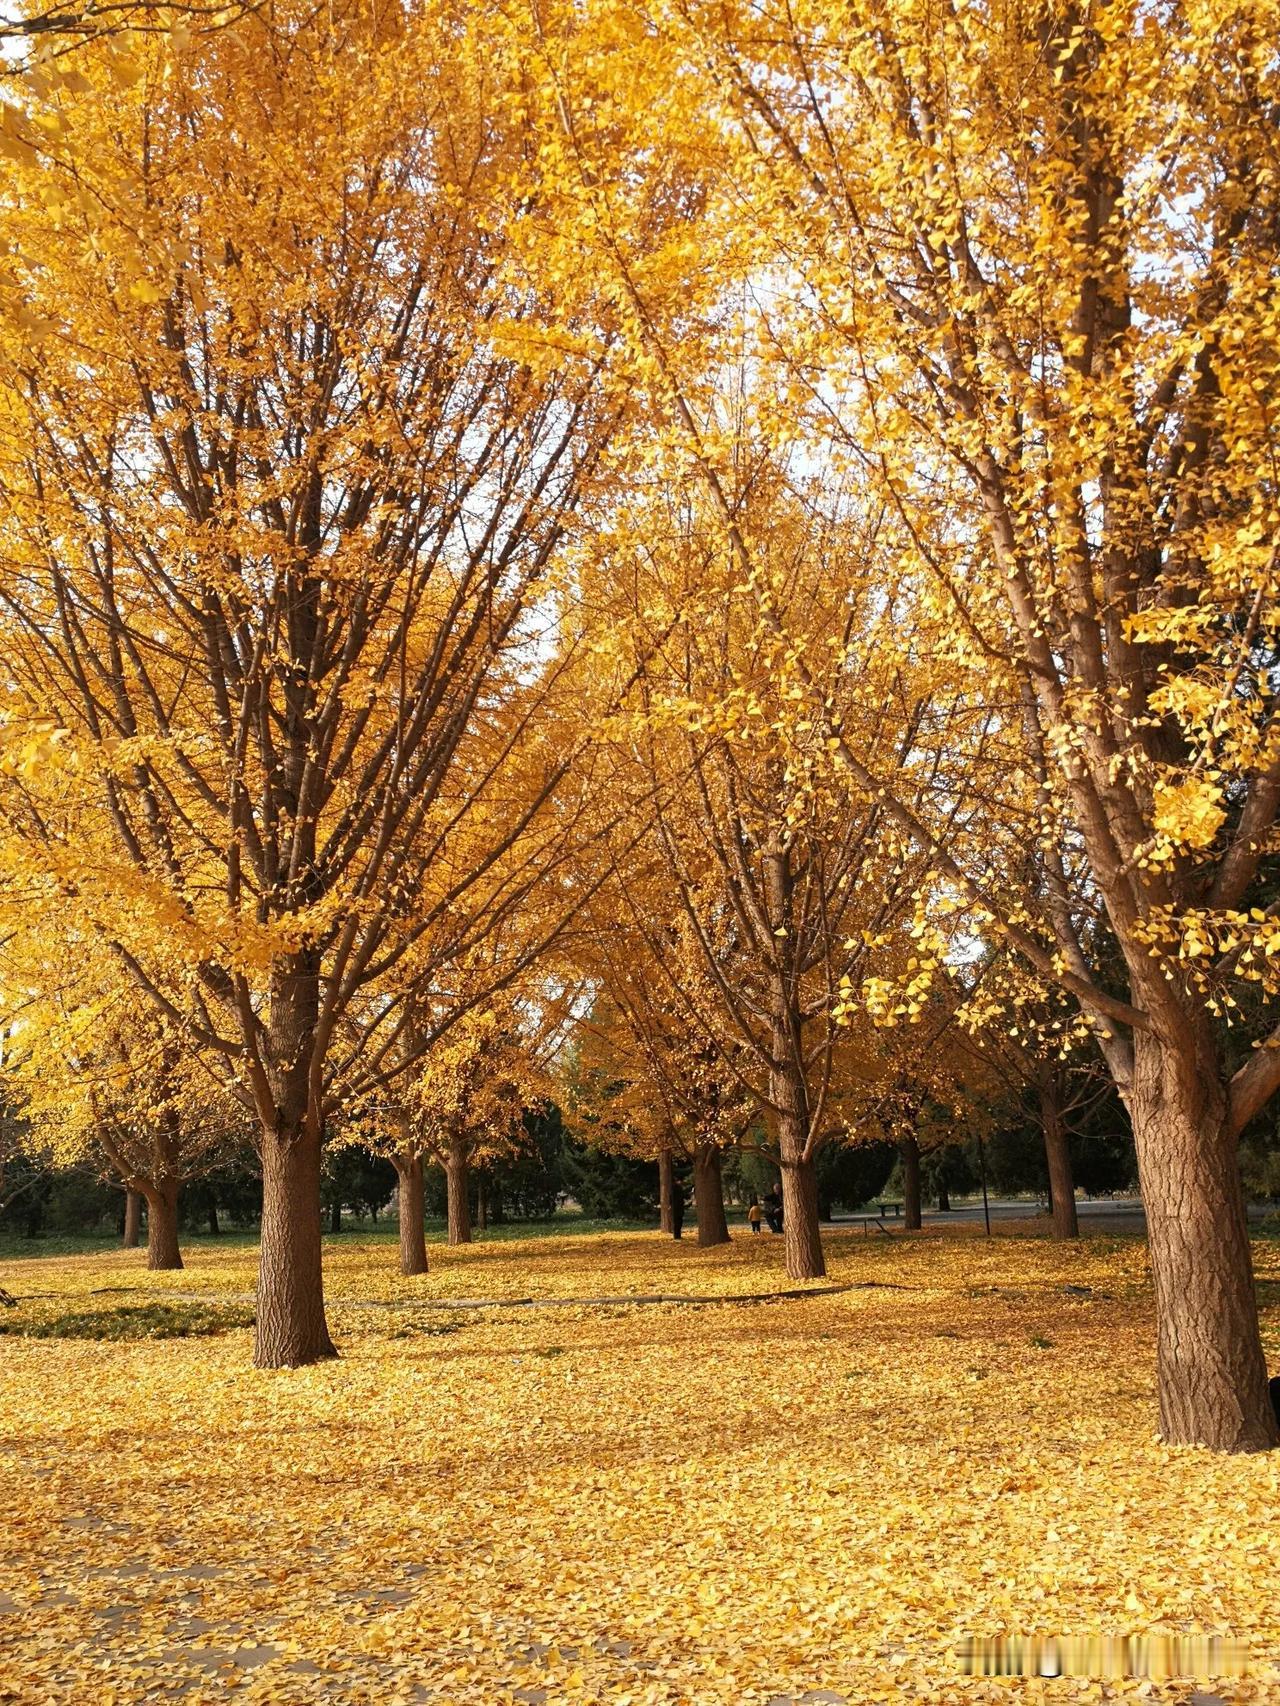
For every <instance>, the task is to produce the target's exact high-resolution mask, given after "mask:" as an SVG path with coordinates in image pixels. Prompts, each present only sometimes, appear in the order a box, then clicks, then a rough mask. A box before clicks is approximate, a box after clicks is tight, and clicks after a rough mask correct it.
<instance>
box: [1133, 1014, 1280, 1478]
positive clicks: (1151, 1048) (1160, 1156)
mask: <svg viewBox="0 0 1280 1706" xmlns="http://www.w3.org/2000/svg"><path fill="white" fill-rule="evenodd" d="M1129 1111H1130V1114H1131V1117H1132V1120H1133V1134H1134V1139H1135V1143H1136V1146H1137V1151H1138V1172H1139V1177H1140V1179H1141V1183H1142V1199H1143V1203H1144V1205H1145V1207H1146V1213H1147V1238H1148V1244H1149V1248H1150V1252H1151V1274H1152V1279H1153V1282H1154V1286H1155V1300H1156V1368H1157V1377H1158V1381H1159V1394H1160V1431H1161V1434H1162V1435H1163V1437H1164V1439H1165V1440H1167V1441H1168V1442H1169V1443H1170V1444H1172V1445H1207V1446H1210V1447H1212V1448H1213V1449H1214V1450H1216V1451H1261V1450H1265V1449H1266V1448H1267V1447H1269V1446H1274V1445H1276V1444H1277V1443H1280V1440H1278V1435H1277V1427H1276V1418H1275V1415H1274V1413H1273V1411H1272V1408H1271V1401H1270V1397H1269V1394H1268V1391H1267V1369H1266V1361H1265V1359H1264V1357H1263V1354H1262V1341H1261V1338H1260V1335H1259V1330H1258V1305H1257V1298H1256V1295H1255V1293H1254V1286H1253V1263H1252V1258H1251V1254H1250V1250H1249V1230H1248V1220H1247V1217H1246V1214H1245V1202H1244V1190H1243V1187H1242V1185H1241V1182H1240V1166H1239V1160H1238V1156H1237V1149H1236V1141H1235V1139H1234V1138H1233V1137H1232V1135H1231V1133H1230V1128H1229V1126H1228V1123H1227V1110H1226V1097H1225V1094H1224V1093H1223V1091H1222V1089H1221V1078H1220V1075H1219V1071H1218V1063H1217V1060H1216V1058H1215V1051H1214V1048H1213V1044H1212V1041H1211V1040H1210V1039H1204V1040H1203V1043H1202V1052H1201V1054H1200V1055H1199V1056H1197V1053H1196V1050H1195V1049H1193V1048H1188V1047H1187V1046H1186V1043H1185V1041H1184V1042H1183V1043H1182V1044H1181V1045H1179V1046H1172V1045H1170V1044H1169V1043H1166V1042H1162V1041H1161V1040H1160V1039H1159V1038H1157V1037H1156V1036H1155V1035H1154V1034H1152V1033H1145V1032H1142V1031H1139V1032H1137V1033H1136V1034H1135V1036H1134V1071H1133V1084H1132V1088H1131V1090H1130V1096H1129Z"/></svg>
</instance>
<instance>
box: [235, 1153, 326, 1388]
mask: <svg viewBox="0 0 1280 1706" xmlns="http://www.w3.org/2000/svg"><path fill="white" fill-rule="evenodd" d="M337 1354H338V1353H337V1351H336V1350H335V1349H334V1346H333V1340H332V1339H331V1338H330V1337H329V1329H328V1326H327V1325H326V1323H325V1318H324V1281H323V1277H322V1273H321V1266H320V1141H319V1138H318V1137H317V1136H315V1135H314V1134H312V1133H309V1132H306V1131H305V1130H295V1131H294V1132H293V1133H292V1135H291V1136H288V1135H281V1136H279V1137H277V1136H275V1135H274V1134H269V1135H266V1136H264V1138H263V1144H262V1244H261V1252H260V1255H259V1260H258V1311H257V1332H256V1335H255V1339H254V1350H253V1360H254V1363H255V1365H256V1366H257V1367H258V1368H301V1367H303V1366H304V1365H305V1364H307V1363H312V1362H319V1361H320V1360H321V1359H322V1358H324V1357H331V1356H336V1355H337Z"/></svg>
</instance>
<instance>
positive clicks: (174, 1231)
mask: <svg viewBox="0 0 1280 1706" xmlns="http://www.w3.org/2000/svg"><path fill="white" fill-rule="evenodd" d="M142 1190H143V1194H144V1195H145V1197H146V1199H147V1266H148V1267H149V1268H159V1269H173V1268H180V1267H181V1266H182V1252H181V1250H179V1248H178V1186H177V1182H176V1181H175V1180H172V1179H165V1180H162V1181H161V1182H160V1183H159V1184H152V1183H151V1182H150V1181H148V1182H147V1183H145V1184H144V1185H143V1187H142Z"/></svg>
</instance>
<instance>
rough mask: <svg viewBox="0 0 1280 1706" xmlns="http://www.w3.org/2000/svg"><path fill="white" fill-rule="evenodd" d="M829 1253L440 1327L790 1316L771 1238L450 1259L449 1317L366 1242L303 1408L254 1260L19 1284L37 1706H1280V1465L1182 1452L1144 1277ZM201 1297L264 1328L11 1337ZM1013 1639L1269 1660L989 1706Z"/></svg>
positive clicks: (83, 1261) (21, 1511)
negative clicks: (283, 1365)
mask: <svg viewBox="0 0 1280 1706" xmlns="http://www.w3.org/2000/svg"><path fill="white" fill-rule="evenodd" d="M829 1251H830V1256H831V1268H832V1274H831V1281H830V1283H832V1284H839V1285H843V1286H845V1287H847V1288H848V1289H845V1290H842V1291H839V1292H835V1293H828V1294H825V1295H816V1296H805V1297H801V1298H785V1299H780V1300H778V1301H773V1302H751V1303H745V1302H744V1303H735V1302H732V1301H725V1302H723V1303H718V1304H717V1303H712V1304H703V1305H698V1306H694V1305H688V1306H681V1305H670V1304H659V1305H634V1306H633V1305H627V1304H619V1303H608V1304H604V1305H596V1304H587V1303H584V1304H572V1305H570V1306H568V1307H564V1308H554V1309H553V1308H537V1309H533V1308H528V1307H524V1308H521V1307H517V1306H515V1305H514V1304H512V1306H510V1307H503V1308H498V1309H484V1310H479V1309H429V1308H426V1307H424V1305H426V1304H427V1303H428V1302H431V1301H447V1300H453V1301H455V1302H456V1301H458V1300H462V1299H468V1298H478V1297H487V1298H492V1297H498V1298H506V1299H516V1298H520V1297H536V1298H549V1297H556V1298H587V1297H595V1296H607V1297H611V1298H612V1297H619V1296H627V1295H635V1294H639V1293H652V1292H656V1291H663V1292H678V1293H681V1294H684V1295H690V1296H693V1295H696V1296H699V1297H715V1296H719V1297H723V1298H724V1299H726V1300H729V1299H732V1298H733V1297H734V1296H735V1295H742V1294H747V1293H758V1292H770V1291H775V1290H783V1289H786V1288H787V1281H786V1280H785V1278H784V1277H783V1275H782V1271H781V1250H780V1247H779V1242H778V1241H772V1240H769V1239H760V1240H754V1241H748V1240H746V1239H745V1238H744V1237H743V1235H742V1234H741V1232H739V1233H738V1234H737V1235H736V1237H735V1242H734V1244H733V1245H732V1247H731V1248H729V1249H724V1250H719V1251H706V1252H702V1251H699V1250H697V1249H696V1247H695V1246H693V1245H692V1244H691V1243H688V1242H686V1243H684V1244H683V1245H676V1244H674V1243H672V1241H670V1240H669V1239H668V1240H664V1239H662V1238H660V1237H659V1235H658V1234H656V1233H654V1234H616V1235H608V1236H594V1237H578V1238H574V1237H564V1238H551V1239H537V1240H529V1241H527V1242H504V1243H492V1244H483V1245H476V1246H473V1247H471V1248H470V1249H466V1250H460V1251H444V1250H433V1252H432V1260H433V1270H434V1271H433V1272H432V1273H431V1274H429V1275H427V1276H424V1277H422V1278H419V1279H414V1280H404V1279H401V1278H400V1277H399V1276H398V1275H397V1273H396V1272H395V1249H394V1246H393V1245H391V1244H388V1243H385V1242H374V1241H361V1240H360V1239H359V1238H358V1236H353V1235H347V1236H345V1237H343V1238H341V1239H334V1240H330V1241H329V1244H328V1248H327V1256H326V1260H327V1264H328V1265H327V1275H328V1284H329V1287H330V1294H331V1297H332V1300H333V1307H332V1309H331V1318H332V1324H333V1326H334V1328H335V1332H336V1335H337V1337H338V1338H339V1341H340V1343H341V1346H342V1357H341V1360H340V1361H339V1362H337V1363H334V1364H331V1365H327V1366H324V1367H320V1368H314V1369H307V1370H302V1371H299V1372H294V1373H279V1372H277V1373H259V1372H255V1371H254V1370H253V1369H252V1368H251V1367H250V1366H249V1359H250V1333H249V1331H248V1329H247V1328H246V1327H245V1326H243V1325H236V1324H235V1323H237V1322H241V1321H243V1320H244V1319H245V1318H246V1310H245V1307H244V1304H243V1303H242V1302H241V1301H240V1300H241V1299H242V1298H243V1297H244V1296H245V1295H246V1294H248V1293H249V1292H250V1291H251V1289H252V1283H253V1253H252V1251H250V1250H247V1249H243V1248H241V1249H227V1250H225V1251H221V1250H218V1251H213V1252H210V1250H209V1247H208V1246H204V1247H202V1248H200V1249H193V1250H192V1252H190V1253H189V1265H188V1267H187V1270H186V1271H185V1272H184V1273H182V1274H177V1275H171V1274H156V1275H149V1274H147V1273H146V1272H145V1271H144V1270H142V1268H141V1267H140V1261H141V1257H140V1255H139V1253H137V1252H134V1253H130V1254H127V1255H126V1254H124V1253H120V1254H108V1255H98V1256H89V1257H75V1258H67V1259H52V1258H51V1259H45V1260H39V1261H29V1262H9V1263H5V1264H2V1265H0V1284H2V1285H4V1286H6V1287H7V1288H9V1289H10V1290H11V1291H12V1292H14V1293H17V1294H20V1295H21V1297H22V1299H23V1301H22V1302H21V1303H20V1304H19V1306H18V1308H17V1309H16V1310H8V1311H5V1312H4V1318H3V1319H2V1320H0V1327H4V1328H6V1329H10V1330H9V1331H6V1333H5V1336H4V1337H0V1472H2V1473H3V1476H4V1488H3V1500H4V1503H3V1510H4V1525H3V1534H2V1535H0V1700H6V1701H20V1702H28V1701H31V1702H38V1701H46V1700H48V1701H73V1702H86V1703H89V1702H92V1703H94V1706H97V1703H99V1702H108V1701H111V1700H114V1701H116V1702H125V1701H130V1702H132V1701H141V1700H152V1699H154V1700H170V1699H185V1700H188V1701H190V1700H197V1701H203V1700H214V1699H217V1698H221V1697H222V1695H223V1694H224V1692H225V1691H226V1690H228V1689H234V1690H235V1696H234V1697H236V1698H239V1699H241V1700H244V1701H246V1702H248V1701H267V1700H274V1701H287V1702H295V1701H296V1702H299V1703H302V1702H310V1701H351V1702H375V1701H376V1702H380V1703H382V1702H388V1703H389V1702H393V1701H424V1702H459V1703H462V1702H484V1703H486V1706H501V1703H504V1702H511V1701H523V1702H530V1703H532V1702H538V1701H546V1702H548V1703H556V1702H560V1701H565V1702H573V1703H583V1706H585V1703H588V1702H592V1701H598V1702H608V1703H609V1706H624V1703H627V1702H632V1703H635V1706H640V1703H642V1702H643V1703H645V1706H649V1703H652V1706H674V1703H676V1702H689V1703H691V1706H704V1703H705V1706H719V1703H721V1702H723V1703H733V1706H740V1703H741V1706H749V1703H759V1706H763V1703H765V1702H770V1701H773V1702H779V1703H781V1702H790V1701H800V1700H804V1699H806V1698H807V1700H808V1701H810V1702H819V1701H826V1702H835V1701H838V1700H846V1701H849V1702H857V1703H859V1706H862V1703H867V1706H871V1703H876V1706H879V1703H885V1706H888V1703H894V1702H905V1701H956V1702H969V1701H974V1702H976V1701H988V1700H1005V1699H1030V1700H1039V1699H1041V1698H1044V1699H1049V1700H1079V1699H1097V1698H1107V1697H1115V1696H1124V1697H1128V1696H1129V1695H1131V1694H1132V1695H1134V1696H1135V1697H1138V1698H1142V1697H1146V1698H1153V1699H1157V1700H1165V1701H1180V1702H1181V1701H1189V1700H1191V1701H1196V1700H1198V1701H1201V1702H1204V1701H1212V1700H1214V1699H1219V1700H1227V1701H1232V1702H1266V1701H1277V1700H1280V1525H1278V1524H1277V1523H1276V1521H1275V1516H1276V1512H1277V1508H1278V1507H1280V1453H1273V1454H1270V1455H1268V1456H1263V1457H1254V1458H1235V1459H1232V1458H1222V1457H1215V1456H1211V1455H1209V1454H1208V1453H1204V1452H1199V1451H1189V1450H1181V1451H1173V1450H1168V1449H1166V1448H1164V1447H1162V1446H1160V1445H1159V1444H1158V1443H1157V1442H1156V1439H1155V1436H1154V1408H1153V1397H1152V1378H1151V1374H1152V1350H1151V1343H1152V1326H1151V1299H1150V1292H1149V1285H1148V1279H1147V1271H1146V1258H1145V1251H1144V1248H1143V1246H1142V1245H1141V1243H1139V1242H1137V1241H1132V1240H1102V1239H1095V1240H1092V1241H1085V1242H1084V1243H1082V1244H1081V1245H1080V1246H1079V1247H1078V1248H1072V1249H1061V1248H1056V1247H1054V1246H1053V1245H1051V1244H1049V1243H1048V1242H1047V1241H1044V1240H1042V1239H1032V1238H1000V1239H996V1240H994V1241H992V1242H991V1243H990V1244H988V1243H986V1242H984V1241H983V1240H981V1239H979V1238H973V1237H964V1236H948V1237H945V1238H943V1237H927V1236H926V1237H922V1238H919V1239H915V1240H912V1239H909V1238H905V1237H898V1238H894V1239H893V1240H891V1241H887V1240H884V1239H880V1240H877V1241H874V1242H873V1241H870V1240H867V1239H865V1238H862V1237H855V1236H853V1235H849V1234H845V1235H836V1236H834V1237H832V1238H831V1239H830V1240H829ZM1257 1256H1258V1267H1259V1273H1260V1276H1261V1277H1262V1280H1263V1286H1262V1295H1263V1301H1264V1304H1267V1303H1271V1304H1273V1307H1270V1308H1268V1309H1267V1312H1266V1317H1265V1319H1266V1322H1267V1336H1268V1345H1269V1348H1270V1350H1271V1352H1272V1361H1273V1365H1276V1366H1280V1246H1278V1245H1276V1244H1272V1243H1269V1242H1265V1241H1264V1242H1260V1243H1259V1245H1258V1250H1257ZM1068 1288H1071V1289H1068ZM152 1292H154V1293H155V1294H156V1296H155V1297H154V1298H149V1296H148V1294H149V1293H152ZM37 1293H39V1294H43V1295H38V1296H37V1295H33V1294H37ZM166 1294H169V1295H166ZM177 1294H181V1295H180V1296H179V1295H177ZM182 1298H188V1299H189V1300H190V1303H191V1314H192V1317H193V1319H194V1318H196V1317H197V1316H200V1315H201V1313H202V1312H203V1316H204V1317H205V1318H207V1317H208V1316H209V1315H210V1313H211V1311H212V1312H213V1313H214V1314H215V1315H216V1313H217V1309H218V1308H219V1307H224V1308H225V1311H226V1315H225V1321H226V1322H229V1323H231V1325H230V1330H228V1331H226V1332H224V1333H221V1334H220V1335H218V1336H215V1337H186V1338H168V1339H161V1340H143V1341H136V1342H131V1341H129V1340H127V1339H125V1340H111V1339H109V1340H103V1341H98V1340H92V1339H83V1338H79V1339H64V1338H56V1337H54V1338H36V1337H27V1336H21V1335H19V1334H16V1333H14V1332H13V1331H12V1330H11V1329H12V1328H13V1327H14V1326H15V1325H26V1326H33V1325H34V1326H39V1325H40V1324H41V1323H44V1324H45V1325H46V1326H49V1325H51V1324H56V1323H57V1322H58V1321H60V1320H65V1318H66V1317H67V1315H68V1314H76V1313H80V1312H91V1311H93V1312H96V1311H117V1312H119V1311H121V1310H132V1309H135V1308H138V1307H145V1306H147V1305H148V1303H154V1304H157V1305H158V1304H160V1303H162V1302H163V1303H173V1304H174V1305H175V1307H177V1308H180V1307H181V1299H182ZM210 1299H224V1300H225V1303H224V1304H223V1305H216V1304H215V1305H210V1304H209V1303H208V1300H210ZM371 1305H376V1307H371ZM387 1305H390V1307H387ZM237 1310H239V1313H238V1314H237V1313H236V1311H237ZM118 1318H120V1319H124V1318H125V1317H118ZM222 1319H223V1318H222V1317H220V1316H219V1317H217V1320H216V1321H215V1324H218V1323H219V1322H221V1321H222ZM1015 1630H1020V1631H1027V1632H1032V1633H1034V1632H1042V1633H1045V1634H1054V1635H1098V1634H1101V1635H1132V1634H1138V1633H1147V1632H1151V1631H1163V1632H1166V1633H1182V1632H1197V1633H1206V1634H1233V1635H1235V1636H1237V1637H1243V1638H1244V1639H1245V1640H1246V1641H1247V1642H1248V1644H1249V1647H1250V1649H1251V1652H1252V1674H1250V1675H1249V1676H1247V1677H1245V1678H1242V1679H1236V1680H1232V1681H1227V1680H1218V1681H1214V1682H1212V1683H1211V1682H1210V1681H1209V1680H1208V1679H1201V1680H1200V1681H1199V1683H1198V1685H1196V1686H1194V1687H1193V1685H1192V1684H1190V1683H1188V1682H1182V1683H1181V1684H1178V1683H1173V1682H1167V1683H1166V1682H1156V1683H1152V1682H1146V1683H1139V1681H1138V1680H1137V1679H1133V1680H1131V1681H1129V1682H1123V1683H1122V1682H1113V1683H1110V1684H1102V1683H1099V1682H1096V1681H1095V1682H1092V1683H1087V1682H1083V1681H1080V1680H1075V1681H1067V1680H1055V1681H1050V1682H1041V1681H1038V1680H1036V1681H1031V1680H1028V1681H1025V1682H1009V1681H1003V1680H995V1679H980V1678H973V1677H971V1678H965V1677H962V1676H961V1674H960V1671H959V1668H958V1664H957V1657H956V1652H957V1644H958V1643H959V1642H961V1641H962V1640H963V1638H964V1637H965V1636H968V1635H977V1636H986V1635H996V1634H999V1633H1001V1632H1006V1631H1015Z"/></svg>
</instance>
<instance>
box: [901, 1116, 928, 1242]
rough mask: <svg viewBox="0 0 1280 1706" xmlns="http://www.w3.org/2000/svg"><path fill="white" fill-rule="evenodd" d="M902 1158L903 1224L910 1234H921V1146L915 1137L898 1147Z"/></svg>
mask: <svg viewBox="0 0 1280 1706" xmlns="http://www.w3.org/2000/svg"><path fill="white" fill-rule="evenodd" d="M898 1153H899V1154H900V1155H901V1156H902V1224H903V1225H904V1226H905V1227H906V1229H907V1231H908V1232H919V1230H920V1227H921V1224H922V1222H921V1212H920V1144H919V1142H918V1140H917V1139H916V1138H915V1137H904V1138H903V1140H902V1142H901V1143H900V1144H899V1145H898Z"/></svg>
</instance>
